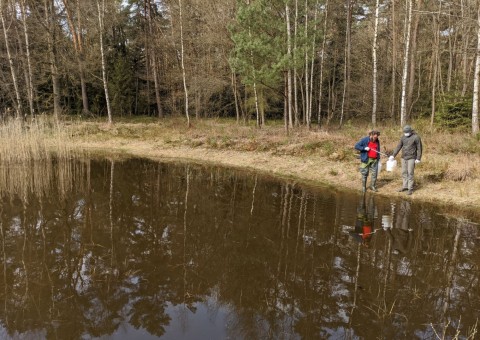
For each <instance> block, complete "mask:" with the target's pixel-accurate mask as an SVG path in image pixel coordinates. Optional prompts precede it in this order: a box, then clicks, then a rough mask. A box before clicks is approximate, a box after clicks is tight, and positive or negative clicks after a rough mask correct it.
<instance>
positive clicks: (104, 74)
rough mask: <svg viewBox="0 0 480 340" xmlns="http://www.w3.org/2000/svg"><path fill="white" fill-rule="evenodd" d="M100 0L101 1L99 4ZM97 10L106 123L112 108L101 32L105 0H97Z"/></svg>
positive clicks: (110, 115) (102, 31) (109, 121)
mask: <svg viewBox="0 0 480 340" xmlns="http://www.w3.org/2000/svg"><path fill="white" fill-rule="evenodd" d="M100 1H102V3H101V5H100ZM97 11H98V27H99V38H100V57H101V60H102V81H103V90H104V92H105V101H106V104H107V117H108V123H109V124H112V123H113V120H112V109H111V107H110V96H109V94H108V81H107V66H106V63H105V49H104V46H103V33H104V19H105V0H97Z"/></svg>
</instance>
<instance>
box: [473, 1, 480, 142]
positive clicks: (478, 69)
mask: <svg viewBox="0 0 480 340" xmlns="http://www.w3.org/2000/svg"><path fill="white" fill-rule="evenodd" d="M479 77H480V6H478V9H477V55H476V57H475V75H474V81H473V107H472V134H473V135H476V134H477V133H478V129H479V126H478V99H479V98H478V90H479V87H480V79H479Z"/></svg>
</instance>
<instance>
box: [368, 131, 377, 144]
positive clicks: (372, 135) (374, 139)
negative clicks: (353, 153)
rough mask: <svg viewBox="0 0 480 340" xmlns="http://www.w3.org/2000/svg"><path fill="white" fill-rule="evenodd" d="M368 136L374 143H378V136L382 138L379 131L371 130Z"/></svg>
mask: <svg viewBox="0 0 480 340" xmlns="http://www.w3.org/2000/svg"><path fill="white" fill-rule="evenodd" d="M368 135H369V136H370V139H371V140H372V141H376V140H377V139H378V136H380V131H378V130H371V131H370V132H369V133H368Z"/></svg>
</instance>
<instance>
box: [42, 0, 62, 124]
mask: <svg viewBox="0 0 480 340" xmlns="http://www.w3.org/2000/svg"><path fill="white" fill-rule="evenodd" d="M44 5H45V24H46V27H47V46H48V58H49V59H50V60H49V62H50V70H51V74H52V91H53V115H54V116H55V118H56V119H58V117H59V116H60V111H61V110H60V81H59V79H58V67H57V51H56V49H55V24H54V20H53V19H54V16H55V4H54V2H53V0H45V1H44Z"/></svg>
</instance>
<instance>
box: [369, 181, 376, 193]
mask: <svg viewBox="0 0 480 340" xmlns="http://www.w3.org/2000/svg"><path fill="white" fill-rule="evenodd" d="M376 183H377V179H376V178H375V179H373V178H372V182H371V183H370V190H372V191H374V192H377V187H376V186H375V184H376Z"/></svg>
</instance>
